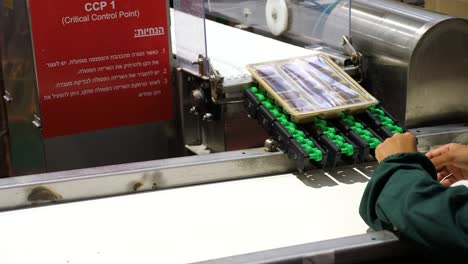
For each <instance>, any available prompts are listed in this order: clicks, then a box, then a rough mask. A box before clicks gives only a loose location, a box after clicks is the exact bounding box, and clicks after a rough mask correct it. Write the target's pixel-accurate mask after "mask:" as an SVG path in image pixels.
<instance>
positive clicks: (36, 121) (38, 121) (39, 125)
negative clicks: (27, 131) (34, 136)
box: [32, 115, 42, 129]
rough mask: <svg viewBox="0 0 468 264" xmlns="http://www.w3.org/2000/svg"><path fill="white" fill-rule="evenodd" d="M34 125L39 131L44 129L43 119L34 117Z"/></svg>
mask: <svg viewBox="0 0 468 264" xmlns="http://www.w3.org/2000/svg"><path fill="white" fill-rule="evenodd" d="M32 124H33V125H34V126H35V127H36V128H38V129H40V128H42V123H41V118H40V117H38V116H37V115H34V116H33V121H32Z"/></svg>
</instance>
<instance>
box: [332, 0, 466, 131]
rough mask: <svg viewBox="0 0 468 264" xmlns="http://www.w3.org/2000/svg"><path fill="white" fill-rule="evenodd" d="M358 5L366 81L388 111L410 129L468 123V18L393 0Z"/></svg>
mask: <svg viewBox="0 0 468 264" xmlns="http://www.w3.org/2000/svg"><path fill="white" fill-rule="evenodd" d="M352 7H353V8H352V15H351V17H352V27H351V28H352V38H353V45H354V46H355V47H356V48H357V49H358V50H359V51H360V52H362V53H363V54H364V62H363V66H364V71H363V72H364V75H365V76H364V80H365V83H364V86H365V87H367V88H368V89H370V90H371V91H372V93H373V94H374V95H376V96H377V97H378V99H379V100H380V101H381V102H382V103H383V105H384V106H385V108H387V110H389V111H391V112H392V113H393V114H394V115H396V117H397V118H398V119H399V120H400V121H402V122H404V123H405V124H406V126H407V127H409V128H415V127H423V126H434V125H439V124H449V123H462V122H468V103H467V100H466V98H465V96H464V94H465V91H466V84H467V83H468V75H467V74H466V73H467V69H468V49H467V48H466V47H467V46H468V21H466V20H464V19H460V18H452V17H448V16H445V15H441V14H436V13H432V12H429V11H426V10H423V9H420V8H416V7H412V6H408V5H404V4H400V3H397V2H395V1H388V0H372V1H371V0H355V1H353V2H352ZM347 10H348V8H346V7H344V8H343V10H341V11H340V9H339V8H338V9H337V10H336V11H335V12H342V13H343V15H346V12H347Z"/></svg>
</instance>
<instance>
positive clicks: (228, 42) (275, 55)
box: [171, 9, 316, 87]
mask: <svg viewBox="0 0 468 264" xmlns="http://www.w3.org/2000/svg"><path fill="white" fill-rule="evenodd" d="M176 12H177V16H176V17H175V15H174V14H175V12H174V10H172V9H171V19H172V22H171V23H172V29H171V30H172V42H173V43H172V49H173V52H175V53H177V49H178V47H177V45H176V43H177V36H179V37H181V38H183V42H184V43H182V44H181V46H182V47H184V49H186V50H191V49H194V50H196V49H197V48H199V47H200V43H194V41H205V39H203V37H202V35H203V34H202V33H203V30H202V29H200V28H196V29H194V28H193V27H203V23H202V22H201V21H202V19H201V18H198V17H194V16H192V15H189V14H185V13H182V12H179V11H176ZM174 17H175V18H174ZM174 19H180V20H182V21H185V23H184V24H187V25H191V27H187V28H182V29H180V28H176V27H175V25H176V23H175V21H174ZM205 28H206V48H207V54H208V57H209V58H210V61H211V64H212V65H213V67H214V68H215V69H216V70H217V71H219V73H220V74H221V76H223V77H224V83H223V85H224V86H225V87H230V86H236V85H241V84H246V83H250V82H252V75H251V74H250V73H249V71H248V70H247V68H246V66H247V65H249V64H254V63H259V62H266V61H272V60H281V59H288V58H292V57H299V56H307V55H311V54H314V53H316V52H315V51H312V50H308V49H305V48H302V47H299V46H295V45H291V44H288V43H285V42H281V41H278V40H274V39H271V38H268V37H264V36H261V35H258V34H254V33H251V32H247V31H245V30H241V29H238V28H234V27H231V26H226V25H223V24H221V23H217V22H214V21H211V20H208V19H207V20H205ZM188 29H190V30H188ZM176 30H179V31H181V32H178V33H176V32H175V31H176ZM185 31H186V32H185ZM194 32H195V33H194ZM184 33H185V34H187V36H188V37H186V38H189V37H192V39H191V41H188V40H187V41H186V40H185V38H184ZM191 34H192V35H191ZM193 52H195V51H188V52H187V51H184V52H183V54H190V53H193ZM192 56H193V58H191V59H192V60H196V58H197V56H198V54H196V52H195V53H193V54H192Z"/></svg>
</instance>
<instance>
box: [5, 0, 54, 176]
mask: <svg viewBox="0 0 468 264" xmlns="http://www.w3.org/2000/svg"><path fill="white" fill-rule="evenodd" d="M28 21H29V18H28V12H27V7H26V2H25V1H14V2H13V4H12V6H9V7H7V5H1V6H0V24H2V25H3V27H4V28H3V29H4V30H2V31H1V32H0V34H2V36H3V37H2V38H1V39H3V43H1V45H2V49H0V51H1V52H2V53H1V55H0V59H1V63H2V66H3V78H4V84H5V93H6V94H5V95H4V96H3V97H4V98H2V100H3V99H5V102H6V105H7V107H6V108H7V113H8V124H9V138H10V142H11V146H12V152H11V159H12V160H11V162H12V169H13V174H15V175H22V174H30V173H40V172H44V171H45V169H46V163H45V157H44V145H43V143H44V142H43V138H42V133H41V130H40V129H39V128H37V127H35V126H34V125H33V123H32V121H33V120H34V116H35V115H36V116H39V115H40V113H39V105H38V103H37V87H36V74H35V69H34V59H33V54H32V48H31V47H32V43H31V37H30V27H29V22H28Z"/></svg>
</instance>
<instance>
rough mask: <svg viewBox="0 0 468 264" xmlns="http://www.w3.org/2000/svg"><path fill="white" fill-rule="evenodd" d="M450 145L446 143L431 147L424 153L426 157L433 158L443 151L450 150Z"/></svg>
mask: <svg viewBox="0 0 468 264" xmlns="http://www.w3.org/2000/svg"><path fill="white" fill-rule="evenodd" d="M450 145H451V144H447V145H444V146H441V147H438V148H435V149H432V150H430V151H429V152H427V153H426V157H428V158H429V159H433V158H435V157H438V156H440V155H442V154H443V153H446V152H448V151H449V150H450Z"/></svg>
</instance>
